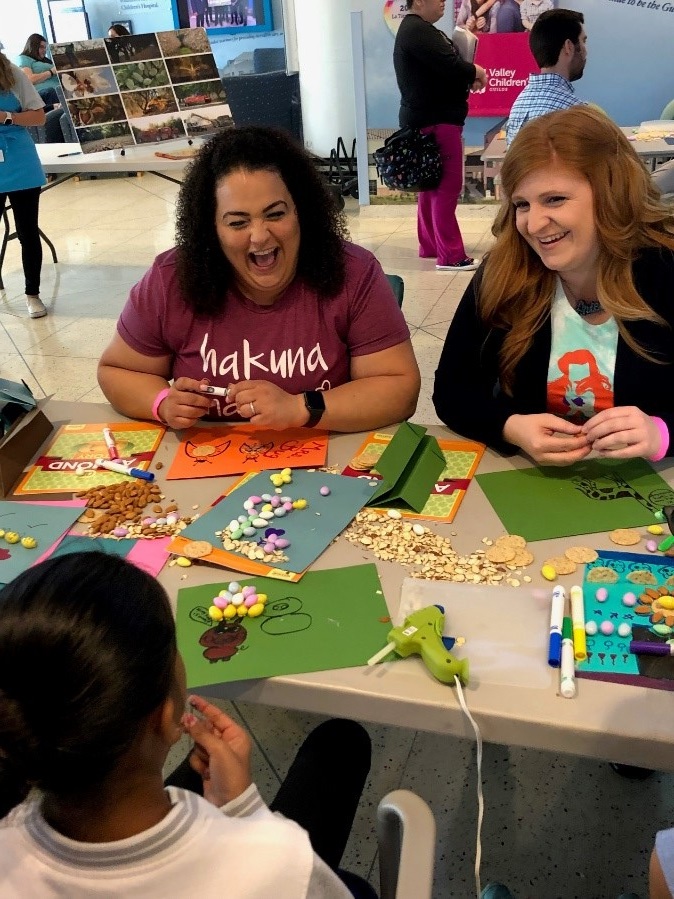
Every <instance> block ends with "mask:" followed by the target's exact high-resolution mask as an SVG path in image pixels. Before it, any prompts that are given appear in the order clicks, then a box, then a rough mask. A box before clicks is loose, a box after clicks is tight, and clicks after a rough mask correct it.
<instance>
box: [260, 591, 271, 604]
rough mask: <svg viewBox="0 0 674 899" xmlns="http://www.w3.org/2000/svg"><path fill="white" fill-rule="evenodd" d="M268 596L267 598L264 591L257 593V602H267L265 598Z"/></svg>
mask: <svg viewBox="0 0 674 899" xmlns="http://www.w3.org/2000/svg"><path fill="white" fill-rule="evenodd" d="M268 598H269V597H268V596H267V594H266V593H258V594H257V601H258V602H261V603H265V602H267V599H268Z"/></svg>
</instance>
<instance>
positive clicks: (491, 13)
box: [454, 0, 557, 116]
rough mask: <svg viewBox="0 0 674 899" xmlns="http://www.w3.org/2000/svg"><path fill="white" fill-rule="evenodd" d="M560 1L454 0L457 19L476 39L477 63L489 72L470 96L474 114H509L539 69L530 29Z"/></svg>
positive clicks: (458, 23)
mask: <svg viewBox="0 0 674 899" xmlns="http://www.w3.org/2000/svg"><path fill="white" fill-rule="evenodd" d="M556 6H557V0H522V2H521V3H520V2H518V0H454V20H455V22H456V25H457V26H459V27H460V28H465V29H466V30H467V31H470V32H471V33H472V34H474V35H475V37H476V38H477V51H476V54H475V62H476V63H477V64H478V65H481V66H482V67H483V68H484V69H485V70H486V72H487V86H486V88H484V90H481V91H479V92H477V93H473V94H471V95H470V101H469V109H470V115H472V116H507V115H508V114H509V113H510V107H511V106H512V105H513V103H514V101H515V99H516V98H517V96H518V95H519V94H520V93H521V91H522V90H523V89H524V88H525V87H526V84H527V82H528V80H529V75H531V74H532V73H534V72H538V66H537V65H536V63H535V61H534V58H533V56H532V55H531V51H530V50H529V31H530V30H531V27H532V25H533V24H534V22H535V21H536V19H537V18H538V17H539V16H540V15H541V13H543V12H546V11H547V10H550V9H555V8H556Z"/></svg>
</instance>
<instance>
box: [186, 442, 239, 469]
mask: <svg viewBox="0 0 674 899" xmlns="http://www.w3.org/2000/svg"><path fill="white" fill-rule="evenodd" d="M231 445H232V441H231V440H224V441H223V442H222V443H218V444H217V445H216V446H213V445H212V444H210V443H201V444H196V443H193V442H192V441H191V440H188V441H187V443H186V444H185V453H186V454H187V456H188V457H189V458H190V459H191V460H192V461H193V462H194V463H195V464H196V465H198V464H199V463H201V462H208V464H209V465H210V460H211V459H215V457H216V456H220V455H222V453H224V452H226V451H227V450H228V449H229V447H230V446H231Z"/></svg>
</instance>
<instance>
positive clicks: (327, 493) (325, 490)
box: [318, 487, 330, 496]
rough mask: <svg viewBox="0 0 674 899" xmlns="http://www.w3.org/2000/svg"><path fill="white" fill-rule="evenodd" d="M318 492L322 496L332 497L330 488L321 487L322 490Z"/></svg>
mask: <svg viewBox="0 0 674 899" xmlns="http://www.w3.org/2000/svg"><path fill="white" fill-rule="evenodd" d="M318 492H319V493H320V494H321V496H330V488H329V487H321V489H320V490H319V491H318Z"/></svg>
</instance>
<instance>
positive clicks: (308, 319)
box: [117, 243, 409, 418]
mask: <svg viewBox="0 0 674 899" xmlns="http://www.w3.org/2000/svg"><path fill="white" fill-rule="evenodd" d="M344 253H345V257H346V279H345V283H344V287H343V288H342V290H341V291H340V293H339V294H337V295H336V296H334V297H320V296H319V295H318V294H317V293H316V291H315V290H313V289H311V288H309V287H308V286H307V285H305V284H304V283H303V282H302V280H301V279H299V278H297V279H295V281H294V282H293V283H292V284H291V285H290V286H289V287H288V288H287V290H286V291H285V292H284V293H283V294H282V295H281V296H280V297H279V298H278V299H277V300H276V301H275V302H274V304H273V305H271V306H258V305H257V304H256V303H254V302H253V301H252V300H249V299H247V298H246V297H244V296H243V294H241V293H240V291H239V290H237V289H236V288H235V287H232V288H230V289H229V290H228V291H227V292H226V294H225V296H224V298H223V304H222V311H221V312H220V313H219V314H218V315H217V316H207V317H196V316H195V315H194V313H193V312H192V311H191V309H190V308H189V307H188V306H187V305H186V303H185V301H184V299H183V297H182V294H181V290H180V286H179V284H178V277H177V273H176V259H175V257H176V251H175V249H172V250H168V251H167V252H165V253H161V254H160V255H159V256H157V258H156V259H155V261H154V263H153V264H152V267H151V268H150V269H149V271H148V272H147V273H146V274H145V276H144V277H143V279H142V280H141V281H139V282H138V284H136V285H135V286H134V287H133V288H132V289H131V294H130V295H129V299H128V300H127V302H126V305H125V306H124V309H123V310H122V314H121V316H120V318H119V321H118V323H117V330H118V332H119V334H120V336H121V337H122V339H123V340H124V341H125V342H126V343H127V344H128V345H129V346H130V347H132V349H134V350H136V351H137V352H139V353H142V354H143V355H144V356H171V357H172V359H173V363H172V377H173V378H179V377H188V378H195V379H197V380H199V379H201V378H208V379H209V380H210V382H211V384H214V385H216V386H219V387H226V386H227V385H228V384H230V383H234V382H236V381H247V380H265V381H271V382H272V383H274V384H277V385H278V386H279V387H281V388H282V389H283V390H286V391H287V392H288V393H293V394H297V393H303V392H304V391H305V390H330V389H331V388H333V387H338V386H339V385H340V384H344V383H346V382H347V381H349V380H350V377H351V368H350V366H351V357H352V356H367V355H370V354H371V353H377V352H379V351H381V350H386V349H389V347H392V346H396V345H398V344H400V343H403V342H404V341H406V340H408V338H409V329H408V327H407V325H406V323H405V320H404V318H403V316H402V313H401V311H400V308H399V306H398V304H397V302H396V299H395V297H394V295H393V292H392V290H391V287H390V286H389V283H388V281H387V280H386V276H385V275H384V273H383V271H382V268H381V266H380V265H379V262H378V261H377V260H376V259H375V257H374V256H373V255H372V253H370V252H369V251H368V250H365V249H363V248H362V247H358V246H356V245H355V244H351V243H345V244H344ZM214 399H215V400H216V401H217V400H218V398H217V397H216V398H214ZM211 408H212V410H213V411H212V414H211V416H209V417H226V418H230V417H232V418H236V417H237V415H236V407H235V406H234V405H233V404H230V405H229V406H225V404H224V400H221V401H220V402H214V404H213V406H212V407H211Z"/></svg>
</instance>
